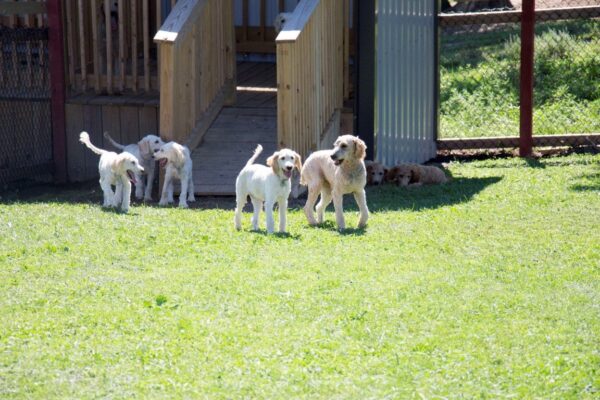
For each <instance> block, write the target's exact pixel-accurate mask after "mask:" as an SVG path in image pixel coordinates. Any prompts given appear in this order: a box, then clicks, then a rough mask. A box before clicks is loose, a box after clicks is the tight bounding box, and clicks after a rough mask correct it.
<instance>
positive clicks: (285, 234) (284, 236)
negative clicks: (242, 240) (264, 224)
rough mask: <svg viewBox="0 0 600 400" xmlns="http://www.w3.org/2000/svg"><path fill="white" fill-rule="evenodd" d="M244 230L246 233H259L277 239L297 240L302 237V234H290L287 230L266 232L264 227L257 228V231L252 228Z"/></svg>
mask: <svg viewBox="0 0 600 400" xmlns="http://www.w3.org/2000/svg"><path fill="white" fill-rule="evenodd" d="M246 232H248V233H253V234H255V235H260V236H265V237H274V238H277V239H294V240H298V239H301V238H302V235H300V234H297V233H294V234H291V233H289V232H273V233H267V230H266V229H259V230H257V231H255V230H254V229H249V230H247V231H246Z"/></svg>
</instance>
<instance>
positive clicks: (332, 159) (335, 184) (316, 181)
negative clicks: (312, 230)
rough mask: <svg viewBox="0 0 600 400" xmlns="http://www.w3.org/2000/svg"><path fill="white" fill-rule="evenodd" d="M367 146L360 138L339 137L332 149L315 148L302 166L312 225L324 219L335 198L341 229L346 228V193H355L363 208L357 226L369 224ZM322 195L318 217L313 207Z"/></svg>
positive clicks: (306, 212)
mask: <svg viewBox="0 0 600 400" xmlns="http://www.w3.org/2000/svg"><path fill="white" fill-rule="evenodd" d="M366 149H367V146H366V145H365V142H363V141H362V140H360V139H359V138H358V137H356V136H352V135H344V136H340V137H338V138H337V140H336V141H335V143H334V148H333V150H320V151H316V152H314V153H312V154H311V155H310V156H309V157H308V158H307V159H306V161H305V162H304V167H303V168H302V176H301V183H302V184H303V185H306V186H308V198H307V199H306V205H305V206H304V213H305V214H306V218H307V219H308V223H309V224H311V225H316V224H317V223H322V222H323V212H324V211H325V208H326V207H327V205H328V204H329V203H331V200H332V199H333V205H334V207H335V219H336V221H337V226H338V229H340V230H343V229H346V222H345V220H344V210H343V204H342V200H343V196H344V194H347V193H352V194H353V195H354V199H355V200H356V203H357V204H358V208H359V210H360V219H359V221H358V227H359V228H363V227H365V226H366V225H367V220H368V219H369V208H368V207H367V198H366V195H365V185H366V184H367V173H366V169H365V163H364V158H365V151H366ZM319 194H320V195H321V200H320V201H319V204H317V219H315V215H314V208H313V207H314V205H315V202H316V201H317V197H318V196H319Z"/></svg>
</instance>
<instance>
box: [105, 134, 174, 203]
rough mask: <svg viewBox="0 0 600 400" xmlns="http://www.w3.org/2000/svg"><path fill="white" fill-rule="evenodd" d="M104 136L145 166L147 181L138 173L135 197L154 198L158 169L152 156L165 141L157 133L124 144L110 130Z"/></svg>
mask: <svg viewBox="0 0 600 400" xmlns="http://www.w3.org/2000/svg"><path fill="white" fill-rule="evenodd" d="M104 137H105V138H106V139H107V140H108V141H109V142H110V143H111V144H112V145H113V146H114V147H116V148H117V149H119V150H121V151H125V152H127V153H130V154H133V155H134V156H135V157H136V158H137V159H138V161H139V162H140V164H141V165H142V167H144V172H145V174H144V175H145V177H146V179H147V181H146V182H145V183H144V176H142V175H136V177H135V179H136V181H137V182H136V184H135V197H136V198H137V199H141V198H142V197H143V198H144V200H152V185H153V184H154V176H155V171H156V160H155V159H154V158H153V157H152V156H153V155H154V152H155V151H156V150H158V149H160V148H161V146H162V145H163V144H165V142H163V141H162V139H161V138H160V137H158V136H156V135H146V136H144V137H143V138H142V140H140V141H139V142H137V143H133V144H128V145H127V146H124V145H122V144H120V143H117V142H116V141H114V140H113V138H112V137H110V135H109V134H108V132H104ZM144 187H145V189H144Z"/></svg>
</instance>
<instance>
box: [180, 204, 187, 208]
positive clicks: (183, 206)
mask: <svg viewBox="0 0 600 400" xmlns="http://www.w3.org/2000/svg"><path fill="white" fill-rule="evenodd" d="M188 207H189V206H188V205H187V203H179V208H188Z"/></svg>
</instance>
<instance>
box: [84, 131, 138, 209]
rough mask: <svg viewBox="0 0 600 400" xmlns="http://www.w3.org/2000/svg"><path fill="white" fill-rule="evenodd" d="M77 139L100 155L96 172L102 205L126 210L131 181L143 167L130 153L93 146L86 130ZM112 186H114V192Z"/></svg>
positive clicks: (128, 202)
mask: <svg viewBox="0 0 600 400" xmlns="http://www.w3.org/2000/svg"><path fill="white" fill-rule="evenodd" d="M79 141H80V142H81V143H83V144H84V145H86V146H87V148H88V149H90V150H92V151H93V152H94V153H96V154H98V155H99V156H100V161H99V162H98V172H99V174H100V187H101V188H102V191H103V193H104V203H103V206H104V207H119V206H121V211H123V212H128V211H129V204H130V201H131V182H132V181H133V182H134V183H135V177H136V175H139V174H141V173H143V172H144V167H142V166H141V165H140V163H139V162H138V159H137V158H136V157H135V156H134V155H132V154H131V153H127V152H123V153H120V154H117V153H115V152H113V151H107V150H103V149H99V148H98V147H96V146H94V145H93V144H92V142H91V141H90V135H89V134H88V133H87V132H81V133H80V134H79ZM112 186H115V191H114V192H113V190H112Z"/></svg>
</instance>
